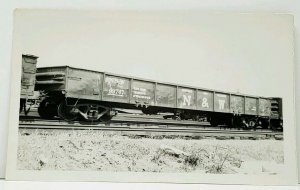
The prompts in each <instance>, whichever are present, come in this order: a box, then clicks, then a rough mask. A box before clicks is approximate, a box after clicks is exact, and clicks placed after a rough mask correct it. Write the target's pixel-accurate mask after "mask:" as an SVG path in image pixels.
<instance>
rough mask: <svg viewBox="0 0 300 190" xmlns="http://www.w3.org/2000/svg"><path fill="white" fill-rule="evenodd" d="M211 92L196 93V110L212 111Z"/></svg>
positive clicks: (200, 91) (199, 91)
mask: <svg viewBox="0 0 300 190" xmlns="http://www.w3.org/2000/svg"><path fill="white" fill-rule="evenodd" d="M213 95H214V94H213V92H209V91H202V90H198V91H197V108H198V109H199V110H204V111H213V106H214V104H213Z"/></svg>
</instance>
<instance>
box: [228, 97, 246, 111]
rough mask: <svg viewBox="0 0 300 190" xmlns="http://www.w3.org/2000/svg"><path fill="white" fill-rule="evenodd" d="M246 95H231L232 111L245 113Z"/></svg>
mask: <svg viewBox="0 0 300 190" xmlns="http://www.w3.org/2000/svg"><path fill="white" fill-rule="evenodd" d="M244 101H245V100H244V97H243V96H237V95H231V97H230V112H231V113H234V114H244V111H245V110H244V105H245V104H244Z"/></svg>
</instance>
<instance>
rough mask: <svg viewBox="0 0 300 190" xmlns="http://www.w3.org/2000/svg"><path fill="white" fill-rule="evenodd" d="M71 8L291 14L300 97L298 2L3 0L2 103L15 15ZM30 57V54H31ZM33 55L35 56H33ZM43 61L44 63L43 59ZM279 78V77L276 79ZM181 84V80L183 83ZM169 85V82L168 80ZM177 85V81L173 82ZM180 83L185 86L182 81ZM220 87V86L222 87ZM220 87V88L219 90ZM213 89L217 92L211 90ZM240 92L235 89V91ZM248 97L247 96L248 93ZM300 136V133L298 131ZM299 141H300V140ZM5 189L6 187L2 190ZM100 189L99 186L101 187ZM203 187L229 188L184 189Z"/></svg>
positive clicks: (1, 126) (2, 146)
mask: <svg viewBox="0 0 300 190" xmlns="http://www.w3.org/2000/svg"><path fill="white" fill-rule="evenodd" d="M17 7H18V8H20V7H22V8H68V9H71V8H72V9H102V10H182V9H183V10H199V11H213V12H219V11H234V12H262V11H263V12H265V11H267V12H290V13H292V14H293V15H294V16H295V27H296V31H295V34H296V56H295V58H296V70H295V72H296V74H297V75H296V81H297V86H296V96H297V97H299V95H300V93H299V84H300V81H299V79H300V77H299V76H300V72H299V49H298V48H297V46H298V44H299V41H300V40H299V30H298V29H299V25H300V21H299V20H300V2H299V1H297V0H286V1H281V0H265V1H261V0H224V1H215V0H213V1H211V0H203V1H197V0H172V1H169V0H162V1H151V0H144V1H140V0H130V1H127V2H124V1H122V0H120V1H118V0H117V1H105V0H95V1H82V0H49V1H46V0H44V1H39V0H27V1H21V0H2V1H1V6H0V28H1V30H0V41H1V43H0V47H1V48H0V49H1V50H0V65H1V69H0V92H1V93H0V99H1V102H8V100H9V97H10V94H9V88H10V87H9V86H10V83H9V79H10V74H9V73H10V59H11V48H12V21H13V18H12V15H13V13H12V11H13V10H14V9H15V8H17ZM28 53H29V52H28ZM30 53H31V52H30ZM40 61H42V59H40ZM274 78H275V77H274ZM180 80H181V79H180ZM164 81H167V80H164ZM173 82H175V81H173ZM180 83H183V82H182V81H181V82H180ZM218 86H219V85H218ZM219 87H220V86H219ZM210 88H213V87H212V86H210ZM235 90H236V89H233V91H235ZM245 93H247V92H245ZM299 107H300V104H299V101H298V102H297V110H299ZM8 109H9V106H8V103H7V104H2V106H1V107H0V121H1V123H0V134H1V136H0V139H1V143H0V156H1V157H0V178H1V177H4V174H5V170H4V169H5V158H6V141H7V123H8V111H7V110H8ZM297 121H298V122H297V123H299V122H300V118H299V117H298V118H297ZM298 136H299V131H298ZM298 139H299V137H298ZM3 184H4V183H3V181H0V188H1V187H4V185H5V188H6V189H32V186H33V185H34V186H36V187H37V189H45V188H46V187H48V189H52V188H53V187H67V186H68V184H69V186H70V185H71V186H72V184H71V183H54V184H53V183H52V184H50V183H33V182H25V183H16V182H7V183H5V184H4V185H3ZM2 185H3V186H2ZM98 185H99V184H98V183H91V184H90V183H80V185H78V184H73V186H72V187H74V188H77V189H80V188H81V187H83V186H84V187H86V186H88V187H90V188H93V189H96V187H97V186H98ZM141 185H143V186H142V187H143V188H145V189H150V188H151V189H152V188H157V187H158V188H161V189H162V188H164V187H166V188H169V187H172V188H176V187H177V188H181V187H182V186H178V185H177V186H176V185H167V184H165V185H155V184H152V185H147V186H144V184H141ZM102 186H106V187H111V188H115V189H117V188H116V187H119V186H121V187H124V188H127V189H129V188H132V187H136V189H137V188H140V187H141V186H138V185H136V186H135V185H134V184H127V185H125V184H115V185H109V184H108V183H106V184H103V183H102ZM98 187H99V186H98ZM199 187H201V188H205V189H220V188H225V189H226V187H223V186H219V185H218V186H212V185H189V186H187V185H185V186H184V188H189V189H198V188H199ZM227 188H228V189H253V188H255V189H274V187H252V186H250V187H249V186H229V187H227ZM283 188H284V189H296V187H295V188H292V187H278V188H277V189H283Z"/></svg>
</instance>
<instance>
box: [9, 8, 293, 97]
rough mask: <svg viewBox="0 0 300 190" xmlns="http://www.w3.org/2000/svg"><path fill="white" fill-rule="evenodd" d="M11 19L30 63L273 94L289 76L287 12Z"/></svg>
mask: <svg viewBox="0 0 300 190" xmlns="http://www.w3.org/2000/svg"><path fill="white" fill-rule="evenodd" d="M15 21H16V22H15V28H14V40H15V41H14V45H15V46H18V48H19V50H20V51H19V52H21V53H24V54H33V55H36V56H39V59H38V66H59V65H69V66H73V67H79V68H85V69H91V70H97V71H104V72H111V73H116V74H123V75H129V76H135V77H140V78H146V79H153V80H158V81H162V82H171V83H178V84H185V85H191V86H196V87H199V88H201V87H203V88H209V89H214V90H222V91H228V92H237V91H239V92H240V93H243V94H251V95H259V96H279V97H281V96H283V95H284V92H283V91H284V90H285V84H288V83H291V81H292V77H293V20H292V17H291V16H289V15H271V14H259V15H258V14H204V13H202V14H201V13H197V12H100V11H98V12H96V11H93V12H91V11H90V12H89V11H45V10H44V11H19V12H17V14H16V17H15ZM20 60H21V59H20Z"/></svg>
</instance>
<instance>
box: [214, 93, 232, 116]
mask: <svg viewBox="0 0 300 190" xmlns="http://www.w3.org/2000/svg"><path fill="white" fill-rule="evenodd" d="M214 108H215V109H214V111H216V112H225V113H226V112H229V95H228V94H223V93H215V97H214Z"/></svg>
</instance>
